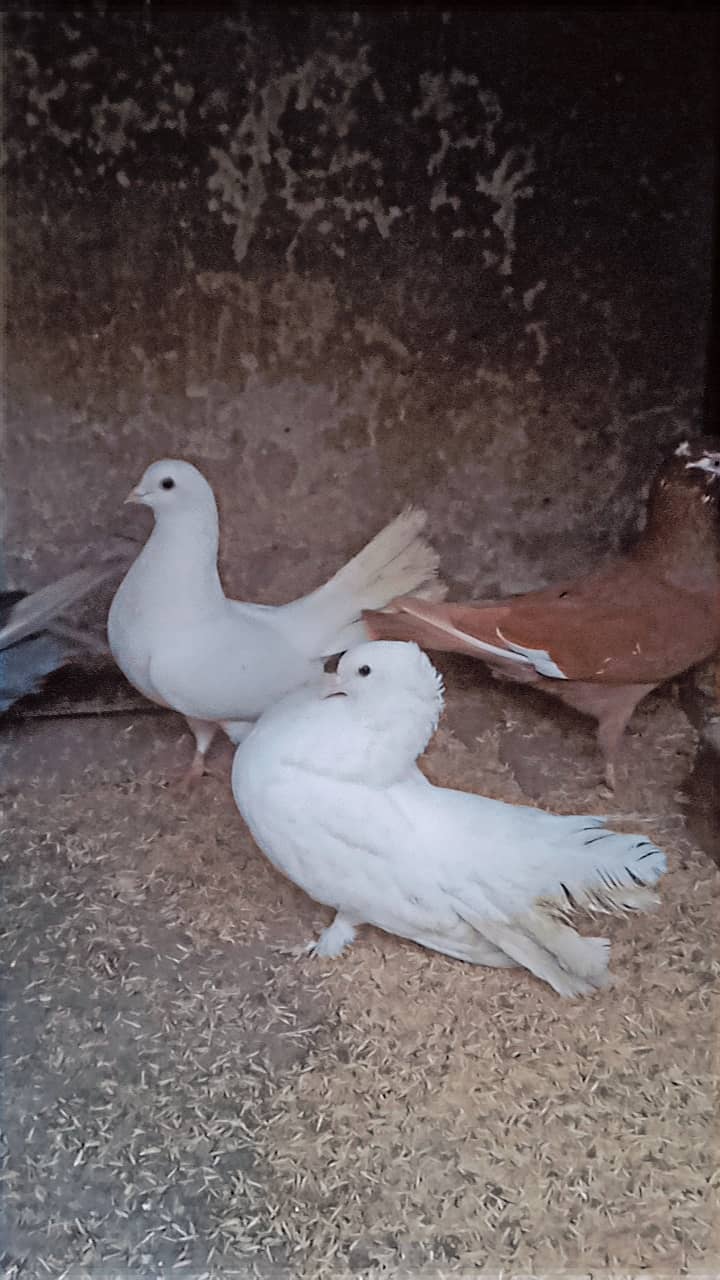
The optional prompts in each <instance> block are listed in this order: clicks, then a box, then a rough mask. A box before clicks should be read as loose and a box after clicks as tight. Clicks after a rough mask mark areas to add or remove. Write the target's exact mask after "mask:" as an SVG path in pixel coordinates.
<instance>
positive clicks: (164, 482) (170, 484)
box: [160, 476, 175, 489]
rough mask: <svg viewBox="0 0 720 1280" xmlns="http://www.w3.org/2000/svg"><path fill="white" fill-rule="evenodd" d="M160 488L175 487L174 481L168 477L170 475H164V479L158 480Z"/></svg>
mask: <svg viewBox="0 0 720 1280" xmlns="http://www.w3.org/2000/svg"><path fill="white" fill-rule="evenodd" d="M160 488H161V489H174V488H175V481H174V480H171V479H170V476H166V478H165V479H164V480H161V481H160Z"/></svg>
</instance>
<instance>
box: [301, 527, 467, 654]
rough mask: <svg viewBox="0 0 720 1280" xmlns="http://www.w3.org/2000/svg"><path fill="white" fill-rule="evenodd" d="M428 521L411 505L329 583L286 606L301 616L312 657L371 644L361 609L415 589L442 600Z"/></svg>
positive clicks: (375, 607)
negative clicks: (428, 537) (366, 642)
mask: <svg viewBox="0 0 720 1280" xmlns="http://www.w3.org/2000/svg"><path fill="white" fill-rule="evenodd" d="M426 523H427V516H426V514H425V512H424V511H420V510H417V509H413V508H412V507H408V508H407V509H406V510H405V511H403V512H401V514H400V515H399V516H397V517H396V518H395V520H393V521H392V522H391V523H390V524H389V525H387V526H386V527H385V528H384V529H381V531H380V533H378V534H376V536H375V537H374V538H373V539H372V541H371V542H369V543H368V544H367V546H366V547H363V549H362V551H360V552H359V553H358V555H356V556H354V557H353V559H352V560H350V561H348V563H347V564H346V565H344V566H343V568H342V569H340V570H339V571H338V573H336V574H335V576H334V577H333V578H331V579H330V581H329V582H326V583H325V584H324V586H322V587H319V588H318V590H317V591H314V592H313V593H312V594H311V595H309V596H306V597H305V598H304V599H303V600H298V601H295V602H294V603H293V604H291V605H288V606H286V608H288V609H289V610H293V611H295V612H297V613H298V615H300V616H301V617H302V624H301V629H302V633H303V635H304V637H306V638H307V642H309V644H310V645H311V646H312V649H313V653H312V656H323V657H325V656H328V655H330V654H333V653H340V652H342V651H343V650H345V649H348V648H350V647H351V646H352V645H353V644H357V643H360V642H362V641H364V640H367V638H368V633H367V629H366V627H365V626H364V624H363V622H362V614H363V610H365V609H379V608H382V607H383V605H386V604H387V603H388V601H389V600H391V599H392V598H393V596H397V595H402V594H407V593H408V592H410V591H414V592H416V593H417V594H418V595H419V596H422V597H423V598H424V599H428V600H441V599H442V598H443V597H444V595H445V590H446V588H445V587H444V585H443V584H442V583H441V582H439V581H438V577H437V573H438V565H439V557H438V555H437V552H436V551H434V550H433V548H432V547H431V546H430V545H429V543H428V542H427V541H426V540H425V538H424V537H423V536H422V533H423V530H424V528H425V525H426ZM298 621H299V619H298ZM299 626H300V621H299Z"/></svg>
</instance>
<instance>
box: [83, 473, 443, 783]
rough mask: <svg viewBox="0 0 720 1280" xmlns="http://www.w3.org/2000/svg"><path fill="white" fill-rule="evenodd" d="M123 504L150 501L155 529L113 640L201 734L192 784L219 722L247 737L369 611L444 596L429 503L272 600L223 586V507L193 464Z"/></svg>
mask: <svg viewBox="0 0 720 1280" xmlns="http://www.w3.org/2000/svg"><path fill="white" fill-rule="evenodd" d="M127 501H128V502H138V503H142V504H144V505H145V506H148V507H150V508H151V509H152V511H153V514H154V516H155V526H154V529H153V531H152V533H151V534H150V537H149V538H148V540H147V542H146V543H145V546H144V547H143V549H142V551H141V552H140V554H139V556H138V557H137V559H136V560H135V562H134V564H133V565H132V567H131V568H130V570H129V572H128V573H127V575H126V577H125V578H124V580H123V582H122V583H121V585H120V587H119V589H118V591H117V594H116V595H115V598H114V600H113V602H112V605H111V607H110V613H109V616H108V640H109V643H110V648H111V650H112V654H113V657H114V658H115V661H116V662H117V664H118V666H119V667H120V669H121V671H122V672H123V673H124V675H125V676H126V677H127V679H128V680H129V681H130V683H131V684H132V685H134V686H135V688H136V689H138V690H139V691H140V692H141V693H143V694H144V695H145V697H147V698H149V699H150V700H151V701H152V702H156V703H159V704H160V705H161V706H165V707H171V708H172V709H173V710H175V711H179V712H181V713H182V715H184V716H185V718H186V719H187V722H188V724H189V725H190V728H191V730H192V732H193V735H194V737H195V743H196V751H195V756H194V759H193V762H192V765H191V767H190V770H189V772H188V774H187V775H186V781H187V782H188V783H191V782H193V781H196V780H197V779H198V778H199V777H201V776H202V774H203V772H204V767H205V755H206V753H207V750H208V748H209V746H210V743H211V741H212V739H213V737H214V735H215V732H216V730H217V727H218V725H222V727H223V729H224V730H225V732H226V733H227V734H228V737H230V738H231V739H232V740H233V742H240V741H242V739H243V737H244V736H245V735H246V734H247V733H248V732H249V730H250V728H251V726H252V722H253V721H254V720H256V719H257V717H258V716H259V715H260V714H261V713H262V712H263V711H265V710H266V708H268V707H269V706H271V705H272V703H274V702H276V701H277V699H278V698H281V697H282V696H283V695H284V694H286V693H288V692H289V691H290V690H292V689H294V688H297V687H298V686H300V685H303V684H305V683H306V682H307V681H308V680H309V679H312V677H313V675H314V674H316V673H319V672H321V670H322V663H323V660H324V659H325V658H327V657H329V656H331V655H333V654H336V653H340V652H342V650H344V649H347V648H348V647H349V646H350V645H352V644H357V643H358V641H360V640H363V639H366V638H367V631H366V628H365V624H364V623H363V622H362V621H361V614H362V611H363V609H373V608H380V607H381V606H383V605H385V604H387V602H388V601H389V600H391V599H392V598H393V596H395V595H398V594H401V593H403V592H408V591H411V590H415V588H419V589H420V594H425V595H426V596H427V598H429V599H438V598H441V597H442V595H443V594H444V589H443V588H442V587H441V585H440V583H438V582H437V580H436V574H437V567H438V557H437V555H436V553H435V552H434V551H433V550H432V548H431V547H429V546H428V544H427V543H426V542H425V541H424V540H423V538H422V537H421V531H422V529H423V527H424V525H425V521H426V516H425V514H424V512H422V511H413V510H411V509H410V510H406V511H404V512H403V513H402V514H401V515H399V516H398V517H397V519H395V520H393V521H392V523H391V524H389V525H388V526H387V528H385V529H383V530H382V531H381V532H380V533H379V534H378V535H377V536H376V537H375V538H373V540H372V542H370V543H369V544H368V545H367V546H366V547H365V548H364V550H363V551H361V552H360V553H359V555H357V556H355V558H354V559H353V560H351V561H350V562H349V563H348V564H346V565H345V566H344V568H342V569H341V570H340V571H339V573H336V574H335V577H334V578H331V579H330V581H329V582H326V583H325V585H324V586H322V587H320V588H318V590H316V591H313V592H312V593H311V594H310V595H308V596H304V597H303V598H302V599H300V600H295V601H293V602H292V603H291V604H286V605H281V606H279V607H273V606H269V605H260V604H243V603H241V602H240V601H238V600H229V599H228V597H227V596H226V595H225V592H224V591H223V588H222V583H221V581H220V577H219V574H218V568H217V556H218V538H219V527H218V512H217V505H216V503H215V497H214V494H213V491H212V489H211V488H210V485H209V484H208V482H207V480H206V479H205V478H204V476H202V475H201V473H200V472H199V471H198V470H197V468H196V467H194V466H192V465H191V464H190V463H189V462H180V461H172V460H166V461H163V462H155V463H153V464H152V465H151V466H150V467H148V469H147V471H146V472H145V474H144V475H143V477H142V479H141V480H140V482H139V484H138V485H137V486H136V488H135V489H133V491H132V493H131V494H130V495H129V497H128V498H127Z"/></svg>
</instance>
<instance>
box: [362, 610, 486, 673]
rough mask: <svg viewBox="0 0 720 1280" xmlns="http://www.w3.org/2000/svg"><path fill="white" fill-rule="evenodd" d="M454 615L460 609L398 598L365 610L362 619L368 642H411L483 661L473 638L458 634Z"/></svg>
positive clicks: (458, 628)
mask: <svg viewBox="0 0 720 1280" xmlns="http://www.w3.org/2000/svg"><path fill="white" fill-rule="evenodd" d="M457 612H462V608H460V609H459V610H458V609H456V608H454V607H453V605H451V604H434V603H432V602H430V601H427V600H418V599H417V598H416V597H415V596H401V597H399V598H398V599H396V600H392V601H391V603H390V604H389V605H387V607H386V608H385V609H365V610H364V611H363V615H362V616H363V622H364V623H365V626H366V627H367V630H368V633H369V635H370V638H371V640H414V641H415V643H416V644H419V645H420V647H421V649H437V650H440V651H441V652H444V653H469V654H471V655H472V657H474V658H477V657H486V654H485V653H482V652H479V646H478V643H477V641H476V640H475V639H474V638H473V636H472V635H470V634H468V633H467V632H466V631H463V630H462V626H461V624H460V622H459V619H457V618H456V616H455V615H456V613H457ZM497 643H498V642H497V641H496V645H497Z"/></svg>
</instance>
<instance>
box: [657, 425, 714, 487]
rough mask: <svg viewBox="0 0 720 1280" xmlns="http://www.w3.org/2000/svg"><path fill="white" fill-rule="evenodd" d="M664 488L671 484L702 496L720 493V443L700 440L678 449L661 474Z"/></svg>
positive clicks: (682, 441)
mask: <svg viewBox="0 0 720 1280" xmlns="http://www.w3.org/2000/svg"><path fill="white" fill-rule="evenodd" d="M658 479H659V482H660V486H661V487H664V486H663V482H664V483H665V485H667V484H671V485H672V486H673V487H677V486H680V487H682V488H684V489H685V490H687V491H688V492H695V493H697V494H700V495H701V496H703V497H704V496H706V495H707V494H708V493H711V494H713V495H717V494H718V493H719V492H720V485H719V484H718V480H720V439H715V438H714V437H712V436H696V437H695V438H694V439H684V440H681V441H680V443H679V444H678V445H676V446H675V448H674V450H673V452H672V454H671V456H670V457H669V458H668V460H667V462H666V463H665V465H664V467H663V468H662V470H661V471H660V474H659V477H658Z"/></svg>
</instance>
